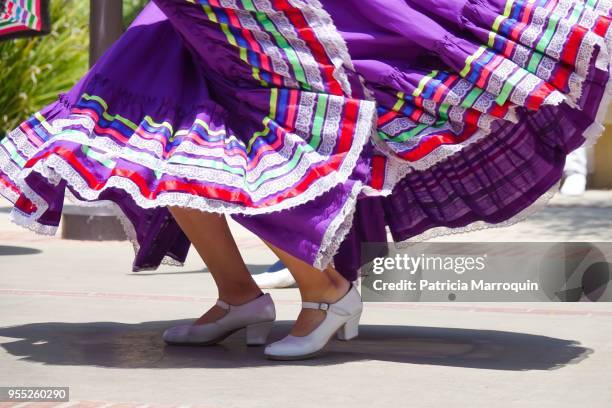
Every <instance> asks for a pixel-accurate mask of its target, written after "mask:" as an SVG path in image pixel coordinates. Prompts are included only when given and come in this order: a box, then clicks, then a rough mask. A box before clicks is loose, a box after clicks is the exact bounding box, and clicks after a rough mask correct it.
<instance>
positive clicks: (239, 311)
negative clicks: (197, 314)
mask: <svg viewBox="0 0 612 408" xmlns="http://www.w3.org/2000/svg"><path fill="white" fill-rule="evenodd" d="M217 306H219V307H220V308H221V309H224V310H226V312H227V313H226V314H225V315H224V316H223V317H221V318H220V319H219V320H216V321H214V322H210V323H204V324H196V325H194V324H183V325H180V326H174V327H171V328H169V329H168V330H166V331H164V334H163V338H164V341H165V342H166V343H168V344H172V345H190V346H194V345H197V346H211V345H213V344H217V343H219V342H220V341H222V340H223V339H225V338H226V337H228V336H231V335H232V334H233V333H235V332H237V331H238V330H242V329H244V328H246V331H247V335H246V342H247V344H248V345H253V346H254V345H261V344H265V342H266V339H267V337H268V333H270V329H271V328H272V323H273V322H274V319H276V310H275V309H274V302H272V298H271V297H270V294H269V293H266V294H265V295H261V296H259V297H257V298H255V299H253V300H251V301H250V302H247V303H244V304H242V305H230V304H228V303H226V302H224V301H222V300H220V299H219V300H217Z"/></svg>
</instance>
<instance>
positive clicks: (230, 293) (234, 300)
mask: <svg viewBox="0 0 612 408" xmlns="http://www.w3.org/2000/svg"><path fill="white" fill-rule="evenodd" d="M261 295H263V292H262V291H261V289H259V287H258V286H257V285H249V286H243V287H240V288H231V289H226V288H224V289H223V290H219V299H221V300H222V301H224V302H226V303H229V304H230V305H233V306H239V305H242V304H245V303H248V302H250V301H252V300H254V299H256V298H258V297H259V296H261Z"/></svg>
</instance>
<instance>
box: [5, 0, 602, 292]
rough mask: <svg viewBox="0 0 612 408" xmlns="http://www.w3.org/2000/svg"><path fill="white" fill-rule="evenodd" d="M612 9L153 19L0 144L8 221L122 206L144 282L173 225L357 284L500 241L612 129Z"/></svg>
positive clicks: (256, 8)
mask: <svg viewBox="0 0 612 408" xmlns="http://www.w3.org/2000/svg"><path fill="white" fill-rule="evenodd" d="M611 9H612V2H611V1H610V0H588V1H574V0H461V1H457V0H429V1H417V0H323V1H321V2H319V1H308V0H242V1H236V0H198V1H196V2H190V1H186V0H154V1H153V2H151V3H150V4H149V5H148V6H147V7H146V8H145V10H144V11H143V12H142V13H141V15H140V16H139V17H138V18H137V19H136V21H135V22H134V23H133V24H132V26H131V27H130V28H129V29H128V30H127V32H126V33H125V34H124V35H123V36H122V37H121V39H120V40H119V41H118V42H117V43H116V44H115V45H114V46H113V47H112V48H111V49H110V50H109V51H108V52H107V53H106V54H105V55H104V56H103V57H102V59H101V60H100V61H99V62H98V63H97V64H96V65H95V66H94V67H93V68H92V69H91V70H90V71H89V72H88V73H87V75H86V76H85V77H83V78H82V80H81V81H79V83H77V84H76V85H75V86H74V87H73V88H72V89H71V90H70V91H69V92H67V93H66V94H62V95H60V96H59V98H58V100H57V102H55V103H53V104H51V105H49V106H47V107H45V108H44V109H42V110H41V111H39V112H37V113H35V114H34V115H32V116H31V117H30V118H29V119H28V120H26V121H25V122H23V123H22V124H21V125H20V126H19V127H18V128H17V129H15V130H14V131H12V132H10V133H9V134H8V136H7V137H6V138H4V139H3V140H2V142H0V193H1V194H2V195H3V196H5V197H6V198H8V199H9V200H11V201H12V202H13V203H14V208H13V211H12V213H11V217H12V219H13V220H14V221H15V222H17V223H18V224H20V225H23V226H25V227H27V228H30V229H32V230H34V231H37V232H40V233H47V234H53V233H55V231H56V229H57V226H58V224H59V221H60V216H61V212H62V206H63V202H64V198H65V196H66V195H68V196H69V197H70V198H73V199H76V200H78V201H79V202H88V203H94V202H97V201H105V202H107V201H110V202H112V203H114V204H115V205H116V206H117V207H118V208H119V209H120V210H121V212H120V213H121V217H122V219H123V221H124V226H125V227H126V232H127V233H128V235H129V236H130V238H131V239H132V241H133V242H134V243H135V248H136V257H135V260H134V264H133V270H134V271H139V270H143V269H152V268H156V267H158V266H159V265H160V263H162V262H165V263H175V264H176V263H179V264H180V263H181V262H182V261H184V259H185V257H186V254H187V250H188V249H189V241H188V240H187V238H186V237H185V235H184V234H183V233H182V231H181V230H180V228H179V227H178V225H177V224H176V222H175V221H174V219H173V218H172V216H171V215H170V213H169V211H168V209H167V207H168V206H183V207H190V208H196V209H200V210H203V211H209V212H216V213H224V214H229V215H231V216H232V217H233V218H234V219H235V220H236V221H238V222H239V223H241V224H242V225H244V226H245V227H246V228H248V229H250V230H251V231H253V232H254V233H255V234H257V235H259V236H260V237H262V238H263V239H265V240H267V241H269V242H271V243H272V244H274V245H276V246H278V247H280V248H281V249H284V250H285V251H287V252H289V253H290V254H292V255H294V256H296V257H298V258H300V259H302V260H304V261H305V262H308V263H309V264H311V265H313V266H315V267H317V268H324V267H326V266H327V265H328V264H330V263H333V265H334V266H335V267H336V269H338V270H339V271H340V272H341V273H342V274H343V275H344V276H345V277H347V278H348V279H350V280H354V279H355V278H356V277H357V274H358V270H359V268H360V266H361V265H362V264H363V262H364V261H365V260H364V259H362V257H361V244H362V243H364V242H369V241H370V242H380V241H385V240H386V238H387V229H389V231H390V233H391V235H392V237H393V239H394V241H397V242H400V241H406V240H418V239H424V238H427V237H429V236H433V235H438V234H444V233H453V232H458V231H465V230H472V229H476V228H483V227H489V226H500V225H507V224H508V223H511V222H515V221H517V220H519V219H521V218H524V217H525V216H526V215H527V214H528V213H530V212H532V211H533V210H534V209H537V208H538V207H539V206H541V205H542V204H543V203H544V202H545V201H546V199H547V198H548V197H549V196H550V195H551V194H552V192H554V191H555V188H556V185H557V184H558V181H559V179H560V178H561V175H562V169H563V166H564V162H565V158H566V156H567V155H568V154H569V153H570V152H571V151H572V150H574V149H576V148H578V147H579V146H581V145H583V144H585V143H592V142H593V141H594V140H595V139H596V138H597V137H598V136H599V135H600V134H601V133H602V131H603V126H602V120H603V115H605V113H606V108H607V105H608V100H609V99H608V98H609V94H610V93H611V92H612V91H611V90H610V86H609V82H610V74H609V72H610V51H611V50H612V34H611V32H612V30H611V29H610V17H611Z"/></svg>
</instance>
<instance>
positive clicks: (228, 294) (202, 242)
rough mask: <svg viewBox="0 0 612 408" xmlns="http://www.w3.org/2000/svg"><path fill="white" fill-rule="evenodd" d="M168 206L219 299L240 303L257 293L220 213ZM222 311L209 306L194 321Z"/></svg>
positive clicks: (214, 316)
mask: <svg viewBox="0 0 612 408" xmlns="http://www.w3.org/2000/svg"><path fill="white" fill-rule="evenodd" d="M168 209H169V210H170V213H171V214H172V216H173V217H174V219H175V220H176V222H177V223H178V224H179V226H180V227H181V229H182V230H183V232H184V233H185V234H186V235H187V237H188V238H189V240H190V241H191V243H192V244H193V246H194V247H195V249H196V250H197V251H198V254H200V257H202V260H203V261H204V263H205V264H206V266H207V267H208V270H209V271H210V273H211V275H212V277H213V279H214V280H215V283H216V284H217V289H218V291H219V299H221V300H223V301H225V302H227V303H229V304H231V305H240V304H243V303H246V302H249V301H251V300H253V299H255V298H256V297H257V296H259V295H261V293H262V292H261V290H260V289H259V287H258V286H257V284H256V283H255V281H254V280H253V278H252V277H251V274H250V272H249V270H248V269H247V267H246V265H245V263H244V260H243V259H242V255H240V251H238V246H237V245H236V241H235V240H234V237H233V236H232V233H231V231H230V229H229V226H228V225H227V220H226V219H225V217H224V216H223V215H219V214H213V213H207V212H203V211H199V210H194V209H189V208H182V207H168ZM225 313H226V312H225V310H223V309H221V308H220V307H218V306H213V307H212V308H211V309H210V310H208V311H207V312H206V313H204V314H203V315H202V316H201V317H200V318H199V319H198V320H197V321H196V323H195V324H203V323H209V322H213V321H215V320H218V319H219V318H221V317H222V316H223V315H224V314H225Z"/></svg>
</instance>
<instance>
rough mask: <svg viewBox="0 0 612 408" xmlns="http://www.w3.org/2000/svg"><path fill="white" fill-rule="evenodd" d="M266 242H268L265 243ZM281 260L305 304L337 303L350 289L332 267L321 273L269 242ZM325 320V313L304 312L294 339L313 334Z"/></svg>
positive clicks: (294, 332)
mask: <svg viewBox="0 0 612 408" xmlns="http://www.w3.org/2000/svg"><path fill="white" fill-rule="evenodd" d="M264 242H266V241H264ZM266 244H267V245H268V246H269V247H270V249H272V251H273V252H274V253H275V254H276V256H278V258H279V259H280V260H281V261H282V262H283V263H284V264H285V265H286V266H287V268H288V269H289V271H290V272H291V274H292V275H293V277H294V278H295V281H296V282H297V284H298V287H299V289H300V295H301V297H302V301H305V302H325V303H335V302H336V301H338V300H339V299H340V298H342V297H343V296H344V295H345V294H346V292H347V291H348V289H349V288H350V285H351V284H350V282H349V281H347V280H346V279H345V278H344V277H343V276H342V275H340V273H338V271H336V270H335V269H334V268H332V267H328V268H327V269H325V270H323V271H321V270H319V269H316V268H314V267H313V266H312V265H309V264H307V263H306V262H304V261H302V260H301V259H298V258H296V257H294V256H293V255H290V254H288V253H287V252H285V251H283V250H281V249H280V248H277V247H275V246H274V245H272V244H270V243H269V242H266ZM323 319H325V312H324V311H322V310H314V309H302V310H301V311H300V314H299V316H298V318H297V320H296V321H295V325H294V326H293V328H292V329H291V334H292V335H294V336H305V335H307V334H308V333H310V332H311V331H312V330H314V329H315V328H316V327H317V326H318V325H319V324H320V323H321V322H322V321H323Z"/></svg>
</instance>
